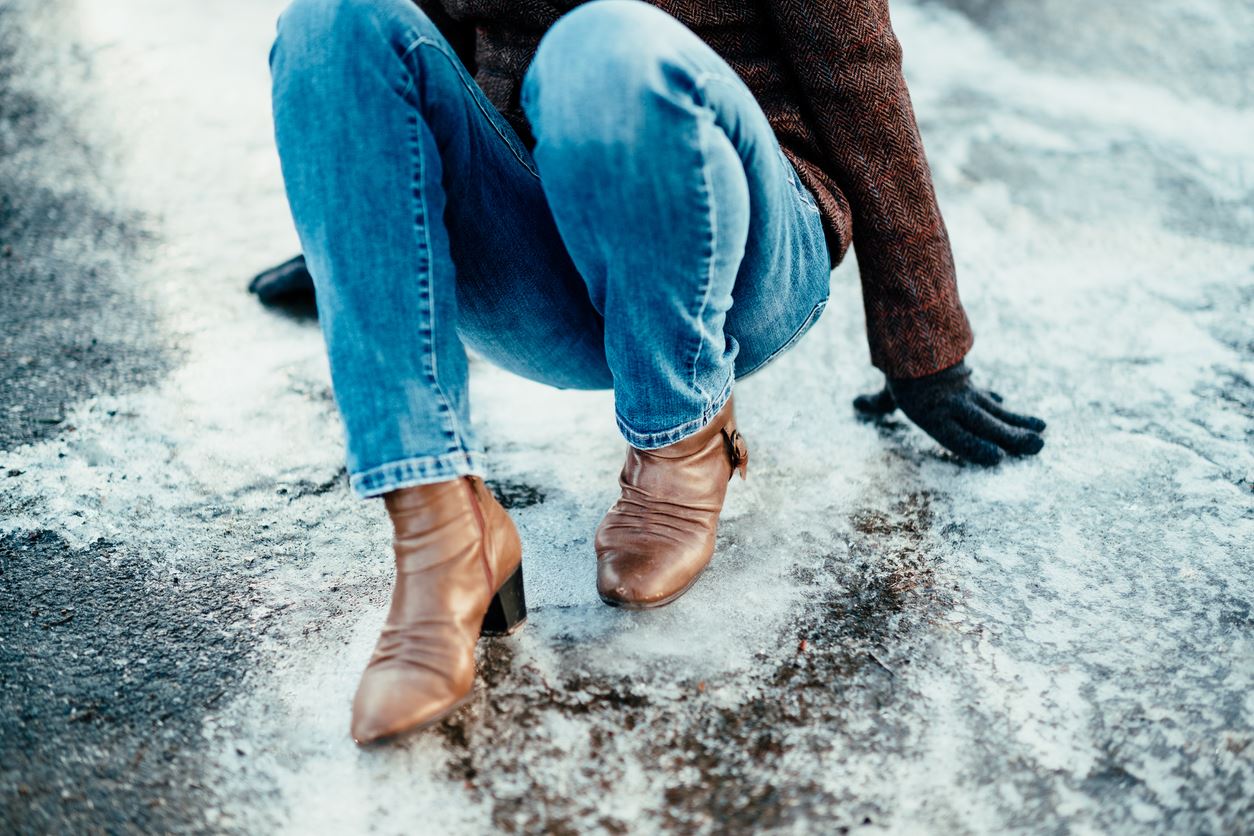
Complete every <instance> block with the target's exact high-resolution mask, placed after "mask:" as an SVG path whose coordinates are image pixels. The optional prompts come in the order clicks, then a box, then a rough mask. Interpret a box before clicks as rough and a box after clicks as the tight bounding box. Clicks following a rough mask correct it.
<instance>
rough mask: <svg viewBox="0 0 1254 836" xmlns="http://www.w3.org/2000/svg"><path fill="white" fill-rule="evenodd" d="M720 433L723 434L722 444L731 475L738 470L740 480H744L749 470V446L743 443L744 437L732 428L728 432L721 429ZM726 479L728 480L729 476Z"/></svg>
mask: <svg viewBox="0 0 1254 836" xmlns="http://www.w3.org/2000/svg"><path fill="white" fill-rule="evenodd" d="M720 432H721V433H722V434H723V444H724V445H725V446H726V448H727V458H728V459H730V460H731V466H732V473H735V472H736V471H737V470H739V471H740V478H741V479H744V478H745V473H746V471H747V470H748V468H749V445H748V444H746V443H745V437H744V436H743V435H741V434H740V430H738V429H736V428H734V427H733V428H732V429H731V430H730V431H729V430H728V429H727V428H726V427H723V428H722V429H721V430H720ZM727 478H728V479H730V478H731V475H728V477H727Z"/></svg>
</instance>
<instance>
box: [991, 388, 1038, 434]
mask: <svg viewBox="0 0 1254 836" xmlns="http://www.w3.org/2000/svg"><path fill="white" fill-rule="evenodd" d="M994 394H995V393H993V392H989V393H987V397H985V396H984V395H983V394H981V395H977V397H976V402H977V403H979V405H980V406H981V407H983V409H984V411H985V412H987V413H989V414H990V415H992V416H993V417H994V418H996V419H997V420H999V421H1002V422H1004V423H1007V424H1009V425H1010V426H1012V427H1022V428H1023V429H1025V430H1031V431H1032V432H1034V433H1039V432H1041V431H1042V430H1044V429H1045V422H1044V421H1042V420H1041V419H1040V418H1033V417H1032V416H1031V415H1020V414H1018V413H1017V412H1011V411H1010V410H1009V409H1006V408H1005V407H1003V406H1001V405H1000V404H1001V400H1000V399H997V400H996V401H994V399H993V395H994Z"/></svg>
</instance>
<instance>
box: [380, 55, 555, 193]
mask: <svg viewBox="0 0 1254 836" xmlns="http://www.w3.org/2000/svg"><path fill="white" fill-rule="evenodd" d="M422 46H429V47H431V48H432V49H434V50H435V51H436V52H438V53H439V54H440V55H442V56H443V57H444V60H446V61H448V62H449V63H450V64H451V65H452V66H453V70H454V72H456V74H457V79H458V81H460V82H461V84H462V87H464V88H466V92H467V93H468V94H469V95H470V100H471V101H473V102H474V103H475V107H477V108H478V109H479V112H480V113H482V114H483V118H484V119H486V120H487V122H488V124H489V125H491V126H492V130H493V132H495V133H496V135H497V136H498V137H500V139H501V141H502V142H504V143H505V146H506V147H507V148H509V150H510V153H511V154H513V155H514V159H516V160H518V162H520V163H522V166H523V168H525V169H527V171H529V172H531V176H533V177H535V178H536V179H537V180H539V179H540V173H539V172H538V171H536V169H535V168H534V167H532V165H531V164H530V163H529V162H527V160H526V159H524V158H523V156H522V155H521V154H519V153H518V149H517V148H516V147H515V145H514V143H512V142H510V140H509V137H507V136H506V135H505V134H504V132H502V131H501V128H500V126H499V125H497V124H496V120H495V119H493V118H492V115H491V114H490V113H488V111H487V110H486V109H485V108H484V106H483V102H481V101H479V91H478V88H477V85H475V82H474V81H473V80H472V81H471V82H470V83H469V84H467V83H466V78H465V77H464V73H465V71H466V70H465V65H463V64H462V62H461V59H460V58H458V57H457V56H455V55H451V54H449V51H448V50H447V49H445V48H444V45H443V44H441V43H440V42H439V41H437V40H435V39H433V38H429V37H427V36H426V35H418V36H417V37H415V38H414V39H413V40H412V41H411V42H410V44H409V46H408V47H406V48H405V51H404V52H402V53H401V60H402V61H405V60H406V59H408V58H409V56H410V55H411V54H412V53H413V52H414V51H415V50H417V49H418V48H419V47H422ZM413 86H414V82H413V77H412V73H411V77H410V80H409V86H408V87H406V90H405V92H406V93H408V92H409V89H410V88H412V87H413ZM498 115H499V114H498Z"/></svg>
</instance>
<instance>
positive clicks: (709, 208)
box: [691, 118, 718, 400]
mask: <svg viewBox="0 0 1254 836" xmlns="http://www.w3.org/2000/svg"><path fill="white" fill-rule="evenodd" d="M704 135H705V134H704V131H703V130H702V125H701V121H700V119H699V118H698V120H697V158H698V162H699V164H700V166H701V182H702V184H703V185H704V187H705V206H706V220H707V223H708V225H709V234H708V235H706V241H705V243H706V248H705V260H706V268H705V280H704V282H703V283H702V286H701V288H700V289H699V296H698V304H697V350H696V352H695V353H694V354H693V357H692V361H691V366H692V388H693V389H695V390H696V391H697V394H698V395H699V396H700V397H701V399H702V400H708V399H709V395H707V394H706V391H705V388H704V387H703V386H701V385H700V383H698V382H697V364H698V363H700V362H701V350H702V349H703V348H704V347H705V341H706V338H707V334H706V327H705V311H706V309H707V308H708V307H709V305H710V288H711V287H712V286H713V285H714V268H715V259H714V255H715V253H717V252H718V247H717V242H718V207H716V206H715V205H714V200H713V191H714V187H713V184H712V183H711V182H710V168H709V165H707V157H708V154H707V153H706V150H705V140H704Z"/></svg>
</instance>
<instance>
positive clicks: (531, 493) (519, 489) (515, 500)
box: [487, 479, 545, 511]
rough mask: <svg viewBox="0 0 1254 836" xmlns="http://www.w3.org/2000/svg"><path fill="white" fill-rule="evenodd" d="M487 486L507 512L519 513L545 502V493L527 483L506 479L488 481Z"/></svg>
mask: <svg viewBox="0 0 1254 836" xmlns="http://www.w3.org/2000/svg"><path fill="white" fill-rule="evenodd" d="M487 486H488V487H489V488H490V489H491V490H492V493H493V494H495V495H496V501H497V502H499V503H501V505H502V506H503V507H504V508H505V509H506V510H507V511H509V510H512V511H518V510H521V509H523V508H530V507H531V506H532V505H539V504H540V503H541V502H544V499H545V494H544V491H542V490H540V489H539V488H537V487H535V486H534V485H528V484H527V483H526V482H513V481H509V480H505V479H488V480H487Z"/></svg>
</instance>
